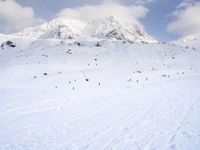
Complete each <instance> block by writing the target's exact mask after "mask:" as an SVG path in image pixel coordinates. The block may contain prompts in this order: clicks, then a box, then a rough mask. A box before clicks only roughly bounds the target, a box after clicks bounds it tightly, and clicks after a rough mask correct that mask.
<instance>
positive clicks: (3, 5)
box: [0, 0, 42, 33]
mask: <svg viewBox="0 0 200 150" xmlns="http://www.w3.org/2000/svg"><path fill="white" fill-rule="evenodd" d="M41 21H42V19H40V18H37V17H36V16H35V13H34V11H33V9H32V8H31V7H24V6H21V5H20V4H18V3H17V2H15V1H14V0H0V32H3V33H10V32H16V31H18V30H21V29H23V28H24V27H27V26H31V25H36V24H37V23H40V22H41Z"/></svg>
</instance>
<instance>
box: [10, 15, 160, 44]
mask: <svg viewBox="0 0 200 150" xmlns="http://www.w3.org/2000/svg"><path fill="white" fill-rule="evenodd" d="M14 35H16V36H19V37H29V38H36V39H49V38H55V39H88V40H91V39H97V40H98V39H101V40H102V39H103V40H120V41H129V42H148V43H152V42H156V41H155V40H154V39H153V38H152V37H150V36H149V35H148V34H147V33H145V32H144V31H143V30H142V29H141V28H140V27H139V26H138V25H136V24H131V23H126V24H125V23H120V22H119V21H117V20H116V19H115V18H114V17H108V18H105V19H97V20H92V21H90V22H83V21H80V20H72V19H68V18H64V17H56V18H54V19H53V20H51V21H49V22H45V23H43V24H41V25H38V26H35V27H31V28H26V29H24V30H22V31H21V32H18V33H16V34H14Z"/></svg>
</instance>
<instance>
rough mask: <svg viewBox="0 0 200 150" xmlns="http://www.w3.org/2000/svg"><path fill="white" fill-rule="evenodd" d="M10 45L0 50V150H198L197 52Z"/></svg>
mask: <svg viewBox="0 0 200 150" xmlns="http://www.w3.org/2000/svg"><path fill="white" fill-rule="evenodd" d="M90 31H91V30H90ZM94 33H97V31H96V30H94ZM100 33H101V32H100ZM14 41H15V43H16V47H15V48H11V47H6V48H5V49H4V50H2V49H0V112H1V113H0V120H1V121H0V149H1V150H19V149H20V150H27V149H28V150H35V149H37V150H44V149H52V150H66V149H73V150H80V149H87V150H90V149H91V150H94V149H97V150H101V149H107V150H110V149H120V150H121V149H133V150H152V149H154V150H161V149H162V150H163V149H166V150H172V149H176V150H188V149H192V150H198V149H199V147H200V140H199V139H200V136H199V135H200V126H199V125H200V119H199V118H200V94H199V93H200V92H199V91H200V86H199V85H200V49H197V50H195V51H194V50H193V49H192V48H185V47H183V46H180V45H176V44H173V43H166V44H163V43H154V44H136V43H135V44H130V43H123V42H109V41H106V42H104V43H103V44H102V45H101V47H97V46H95V41H94V42H91V43H87V42H86V41H85V43H84V42H83V45H77V44H76V43H74V42H73V41H68V40H57V39H48V40H41V39H40V40H33V39H23V40H20V39H14ZM190 47H192V45H190ZM85 78H88V79H89V81H86V79H85Z"/></svg>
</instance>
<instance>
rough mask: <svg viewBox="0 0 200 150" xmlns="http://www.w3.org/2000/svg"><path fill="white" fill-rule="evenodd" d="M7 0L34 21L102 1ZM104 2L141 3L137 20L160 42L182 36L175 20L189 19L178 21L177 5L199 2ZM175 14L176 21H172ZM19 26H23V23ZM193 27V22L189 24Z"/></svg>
mask: <svg viewBox="0 0 200 150" xmlns="http://www.w3.org/2000/svg"><path fill="white" fill-rule="evenodd" d="M8 1H9V0H8ZM10 1H14V2H15V3H17V5H20V6H21V7H25V6H27V7H30V8H31V9H33V11H34V14H33V12H31V10H29V11H28V12H27V14H29V18H30V20H31V19H32V20H31V21H32V22H35V20H36V19H37V21H38V20H39V19H43V20H50V19H52V18H53V17H54V16H55V15H56V14H58V13H59V12H60V11H61V10H62V9H64V8H73V9H74V8H76V7H80V6H83V5H98V4H100V3H102V1H100V0H57V1H55V0H10ZM104 1H112V2H116V3H118V4H120V5H125V6H127V7H128V6H130V5H141V6H143V7H145V8H147V9H148V13H146V16H145V17H141V18H139V19H138V20H139V21H140V23H141V24H142V25H143V26H144V28H145V30H146V31H147V33H149V34H150V35H151V36H153V37H154V38H156V39H157V40H160V41H170V40H175V39H177V38H179V37H180V36H182V35H184V33H182V32H183V31H178V29H177V26H178V23H179V24H181V22H186V23H185V24H187V22H188V20H189V19H188V20H181V19H182V18H183V17H182V16H181V15H182V14H178V13H182V12H183V11H178V10H177V9H179V6H181V4H185V3H187V5H190V4H193V3H195V4H196V3H198V2H199V0H117V1H116V0H104ZM0 3H3V2H1V1H0ZM2 7H3V6H2ZM187 7H188V6H187ZM187 7H186V6H184V9H186V8H187ZM199 8H200V7H199ZM199 8H198V9H199ZM5 11H6V10H5ZM19 11H20V10H19ZM22 12H23V11H22ZM174 12H178V13H177V14H176V16H174V15H172V14H173V13H174ZM0 13H1V10H0ZM3 13H4V12H3ZM136 13H137V12H136ZM187 16H188V15H187ZM3 17H4V18H3V19H4V20H5V16H3ZM23 17H24V18H28V16H22V17H21V18H22V19H23ZM175 17H176V19H177V20H175V22H173V21H174V18H175ZM33 18H34V19H33ZM35 18H36V19H35ZM38 18H39V19H38ZM178 19H179V20H178ZM8 20H11V19H10V18H9V19H8ZM190 20H191V19H190ZM0 21H1V14H0ZM2 22H3V21H2ZM21 22H22V21H21ZM191 22H192V21H191ZM193 22H194V21H193ZM6 23H7V22H6ZM6 23H0V25H1V26H5V25H7V24H8V23H7V24H6ZM170 23H172V25H171V26H172V27H171V28H170V31H173V32H168V31H167V28H168V25H169V24H170ZM12 24H14V23H13V22H12ZM12 24H11V27H12ZM29 24H30V21H29ZM8 25H9V24H8ZM8 25H7V26H8ZM27 25H28V23H27ZM195 25H196V26H195V27H197V28H198V25H199V22H195ZM22 26H23V27H25V26H26V24H24V25H22ZM193 26H194V25H192V27H193ZM188 28H189V27H188V26H187V27H185V26H184V27H183V30H184V29H187V30H191V29H188ZM16 29H21V28H20V27H18V28H16ZM176 30H177V32H176ZM2 31H7V32H9V31H10V30H9V28H8V27H7V28H2V29H1V28H0V32H2ZM11 31H15V30H11ZM194 31H195V30H194ZM188 33H189V32H188Z"/></svg>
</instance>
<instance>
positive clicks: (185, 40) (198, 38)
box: [174, 34, 200, 48]
mask: <svg viewBox="0 0 200 150" xmlns="http://www.w3.org/2000/svg"><path fill="white" fill-rule="evenodd" d="M174 43H176V44H179V45H182V46H187V47H188V46H193V47H194V48H195V47H198V48H200V45H199V43H200V34H193V35H188V36H185V37H182V38H180V39H179V40H177V41H175V42H174Z"/></svg>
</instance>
